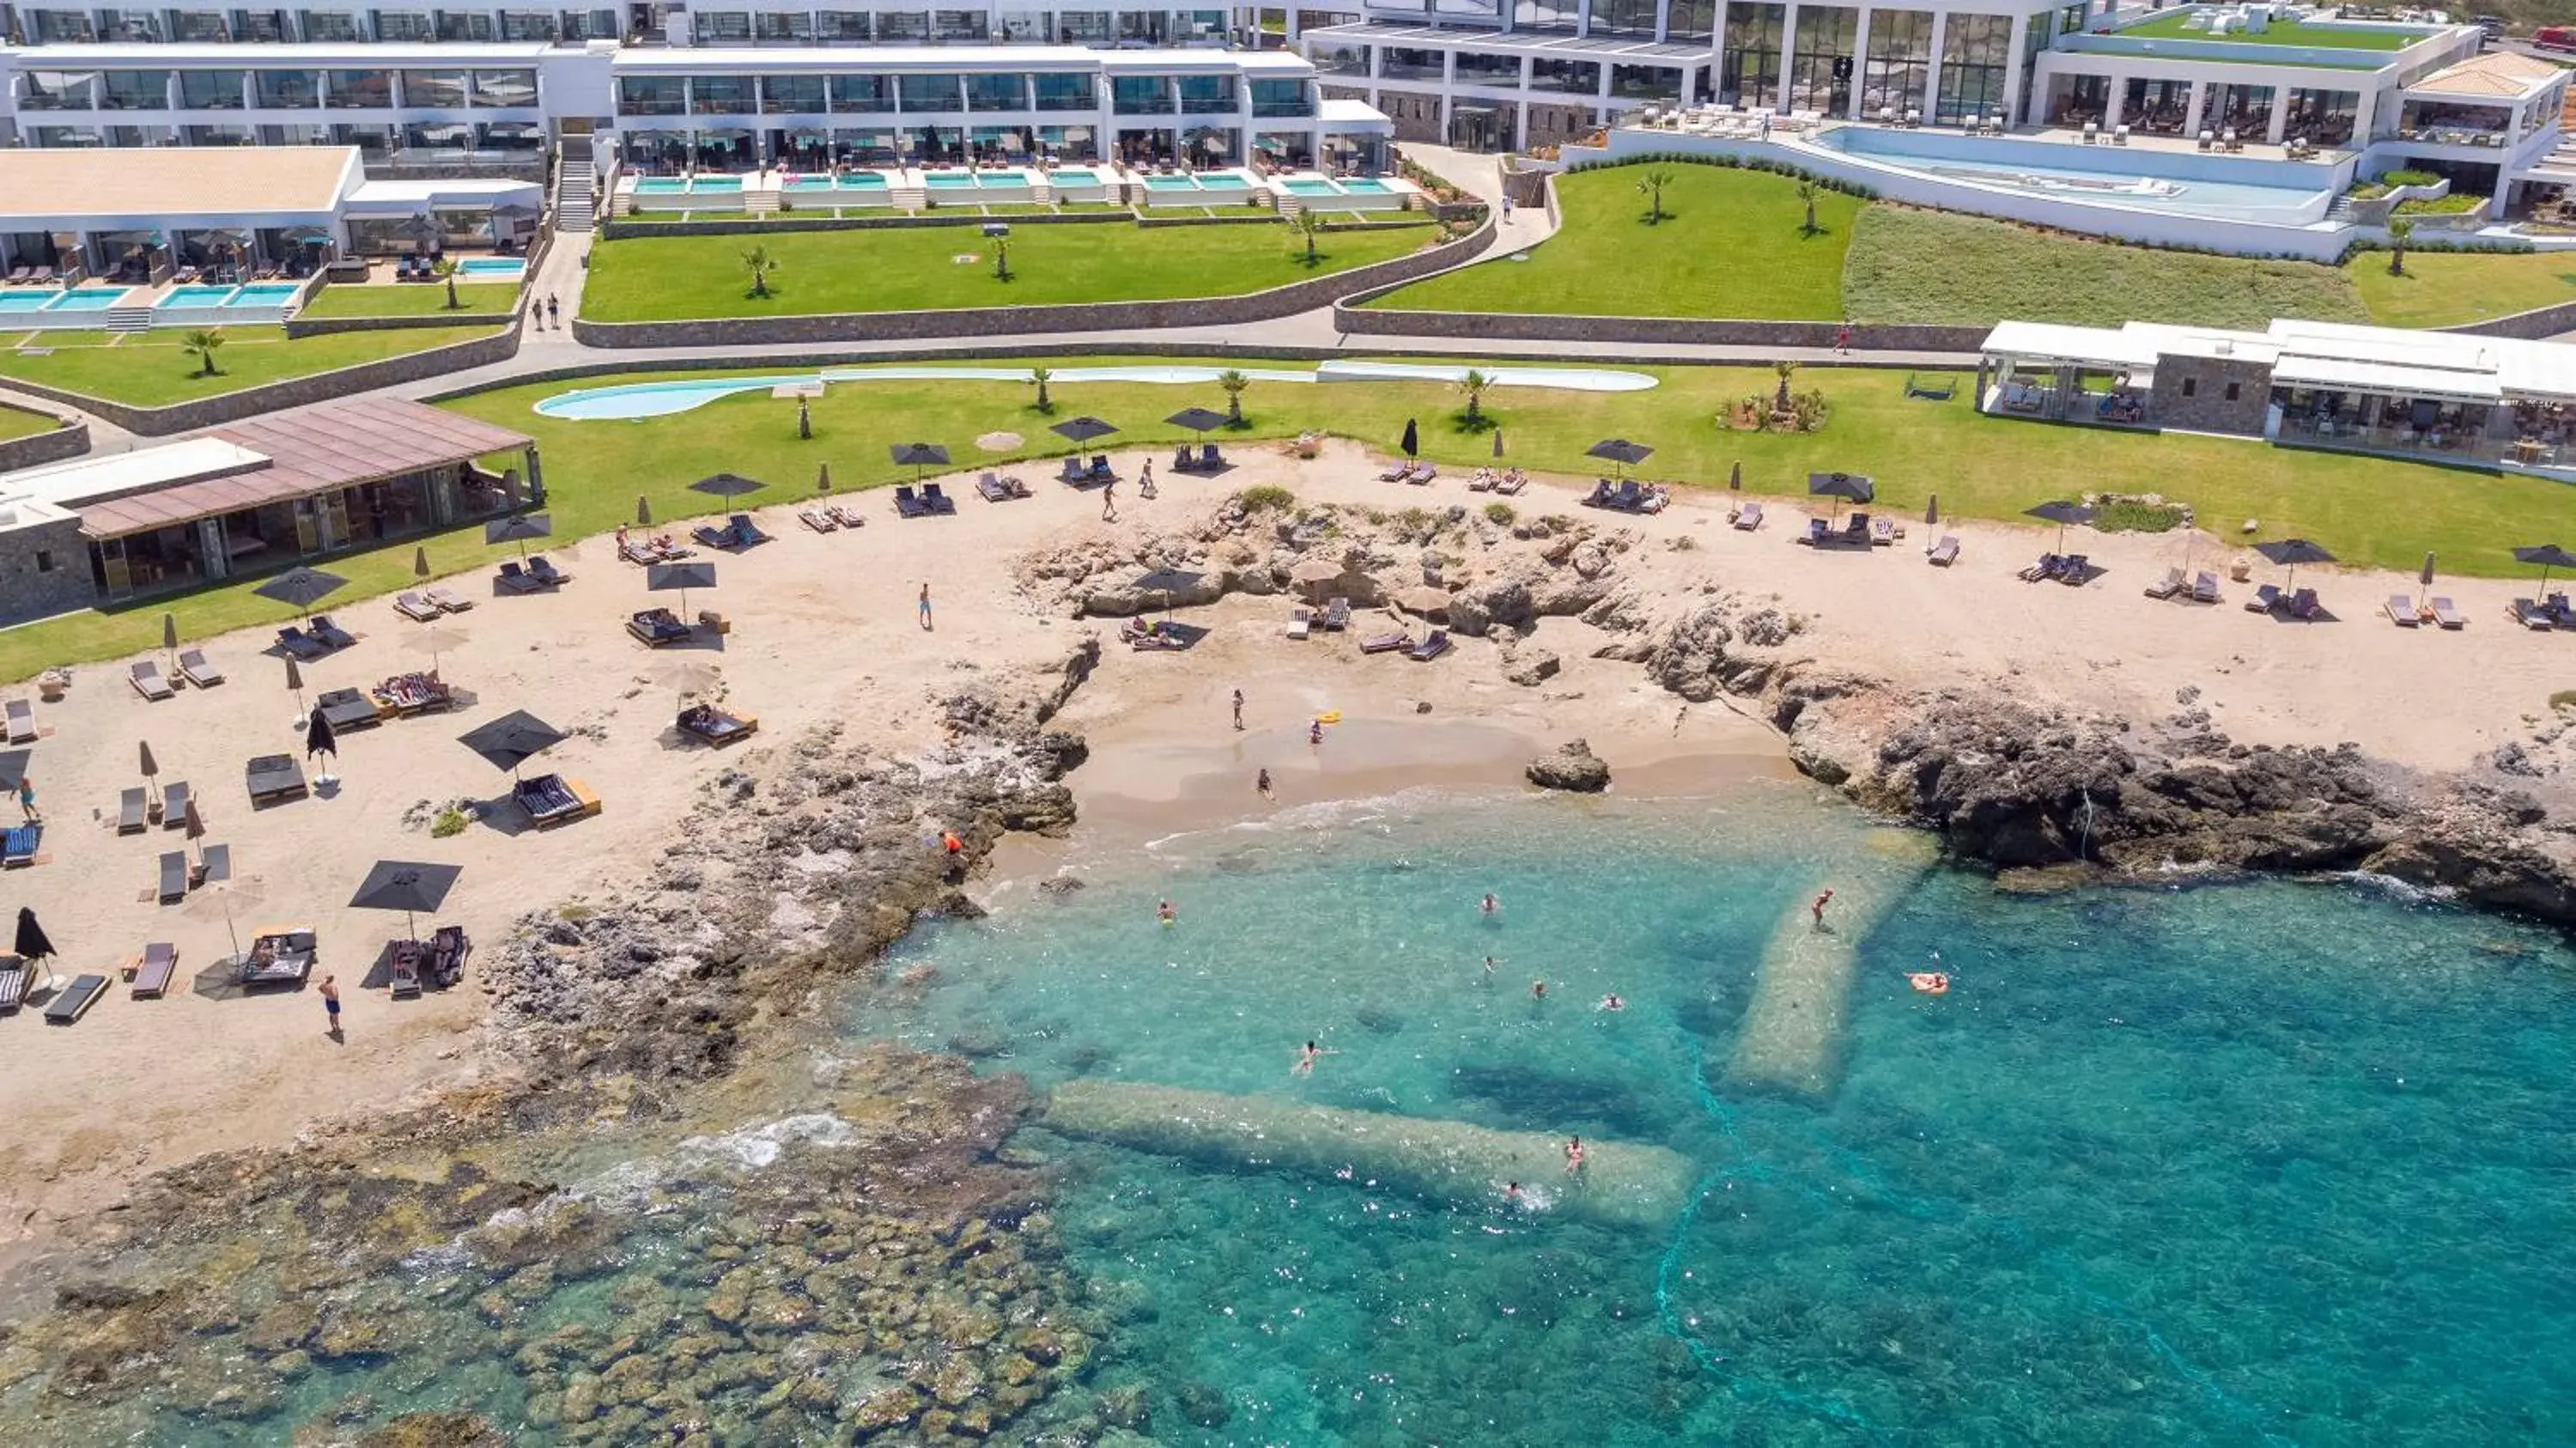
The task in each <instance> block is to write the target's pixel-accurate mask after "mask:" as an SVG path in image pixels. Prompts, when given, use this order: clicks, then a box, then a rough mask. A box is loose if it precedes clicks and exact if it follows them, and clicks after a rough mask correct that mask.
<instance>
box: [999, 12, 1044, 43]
mask: <svg viewBox="0 0 2576 1448" xmlns="http://www.w3.org/2000/svg"><path fill="white" fill-rule="evenodd" d="M994 23H995V24H996V25H997V26H998V27H1000V29H1001V32H1002V38H1003V39H1004V40H1007V41H1011V42H1014V43H1016V44H1023V45H1032V44H1033V45H1043V44H1045V43H1046V39H1047V18H1046V12H1045V11H1043V10H1005V11H1002V12H1001V13H1000V14H999V15H997V16H995V17H994Z"/></svg>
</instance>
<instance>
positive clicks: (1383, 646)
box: [1360, 633, 1413, 654]
mask: <svg viewBox="0 0 2576 1448" xmlns="http://www.w3.org/2000/svg"><path fill="white" fill-rule="evenodd" d="M1412 647H1413V635H1411V634H1409V633H1386V634H1371V635H1370V636H1369V637H1367V638H1364V639H1362V640H1360V652H1361V653H1364V654H1391V653H1396V652H1399V651H1402V650H1405V649H1410V648H1412Z"/></svg>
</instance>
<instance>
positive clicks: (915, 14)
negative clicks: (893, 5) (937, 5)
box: [877, 10, 930, 43]
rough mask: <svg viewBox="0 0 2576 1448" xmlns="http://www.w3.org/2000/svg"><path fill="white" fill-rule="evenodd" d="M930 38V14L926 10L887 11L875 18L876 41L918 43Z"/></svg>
mask: <svg viewBox="0 0 2576 1448" xmlns="http://www.w3.org/2000/svg"><path fill="white" fill-rule="evenodd" d="M929 38H930V12H929V11H927V10H889V11H887V12H886V13H884V14H882V15H879V16H878V17H877V39H879V40H881V41H886V42H888V43H896V42H918V41H925V40H928V39H929Z"/></svg>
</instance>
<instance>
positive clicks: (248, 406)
mask: <svg viewBox="0 0 2576 1448" xmlns="http://www.w3.org/2000/svg"><path fill="white" fill-rule="evenodd" d="M518 351H519V323H518V319H516V318H515V317H514V318H511V319H510V325H509V326H508V327H507V328H506V329H504V330H502V331H499V332H495V333H493V334H492V335H491V336H488V337H475V338H472V339H470V340H467V341H463V342H454V343H450V344H449V345H447V346H444V347H432V348H429V349H428V350H426V351H421V352H410V353H406V354H404V355H403V356H400V357H386V358H383V359H381V360H379V361H374V362H361V363H359V364H358V365H356V366H354V367H343V368H340V369H339V370H337V371H334V372H316V373H314V374H313V375H312V376H310V377H292V378H289V379H287V380H286V381H283V382H270V383H266V384H263V385H261V386H258V387H245V388H243V389H241V390H240V391H238V392H223V393H218V394H216V395H215V396H212V397H200V398H196V399H193V400H191V401H188V402H179V403H173V404H171V405H170V406H168V407H135V406H130V405H128V404H126V403H122V402H111V401H109V400H108V399H106V398H103V397H84V396H82V395H81V394H80V393H77V392H71V391H67V390H65V389H63V388H59V387H47V386H44V385H42V384H39V383H34V382H26V381H21V380H19V379H17V378H11V379H10V380H9V387H10V389H11V390H12V391H16V392H24V393H28V394H30V395H32V396H36V397H44V398H50V399H52V400H53V401H56V402H60V403H64V404H66V405H69V406H72V407H77V408H79V409H80V410H81V411H83V412H86V413H89V414H90V415H91V416H93V417H99V418H104V419H106V420H107V421H108V422H111V423H114V424H115V425H116V426H118V427H121V428H123V429H125V430H126V431H128V432H131V433H134V434H136V435H137V436H140V437H167V436H169V435H170V434H171V433H175V432H193V431H195V430H197V429H198V428H201V427H215V426H218V425H220V424H222V423H227V422H234V421H238V420H239V419H241V418H245V417H253V416H256V415H258V414H260V413H263V412H280V411H283V410H285V409H287V408H290V407H305V406H309V405H311V404H313V403H316V402H328V401H330V400H331V399H332V398H335V397H347V396H350V395H351V394H353V393H359V392H373V391H375V390H376V389H377V388H380V387H392V386H395V385H397V384H399V383H404V382H418V381H420V380H421V379H423V378H427V377H436V376H438V375H440V374H442V373H447V372H462V371H465V370H466V369H468V368H471V367H488V366H490V365H492V364H493V363H495V362H506V361H508V360H509V359H510V358H512V357H514V356H516V355H518Z"/></svg>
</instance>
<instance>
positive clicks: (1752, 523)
mask: <svg viewBox="0 0 2576 1448" xmlns="http://www.w3.org/2000/svg"><path fill="white" fill-rule="evenodd" d="M1761 526H1762V505H1761V504H1760V503H1747V504H1745V505H1744V506H1743V507H1741V508H1738V509H1736V510H1735V528H1736V531H1737V532H1739V533H1750V532H1753V531H1755V530H1756V529H1758V528H1760V527H1761Z"/></svg>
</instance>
